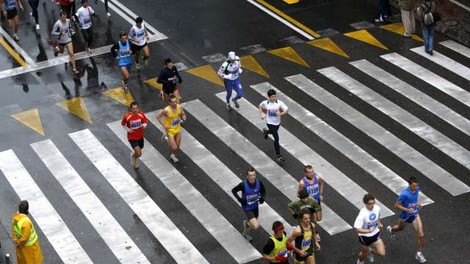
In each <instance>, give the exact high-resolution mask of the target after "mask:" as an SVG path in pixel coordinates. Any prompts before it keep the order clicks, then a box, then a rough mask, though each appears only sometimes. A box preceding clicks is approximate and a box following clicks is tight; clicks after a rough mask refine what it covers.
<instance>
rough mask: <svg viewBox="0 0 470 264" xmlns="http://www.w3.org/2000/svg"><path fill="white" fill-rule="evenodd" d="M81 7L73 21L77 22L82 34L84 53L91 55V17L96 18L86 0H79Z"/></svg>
mask: <svg viewBox="0 0 470 264" xmlns="http://www.w3.org/2000/svg"><path fill="white" fill-rule="evenodd" d="M81 2H82V6H81V7H80V8H79V9H78V10H77V13H75V16H74V17H73V20H74V21H76V20H78V27H79V28H80V31H81V32H82V35H83V38H84V39H85V42H86V51H87V52H88V53H91V44H92V43H93V28H92V25H93V20H92V19H91V17H92V16H96V14H95V11H94V10H93V8H91V6H90V5H89V4H88V0H81Z"/></svg>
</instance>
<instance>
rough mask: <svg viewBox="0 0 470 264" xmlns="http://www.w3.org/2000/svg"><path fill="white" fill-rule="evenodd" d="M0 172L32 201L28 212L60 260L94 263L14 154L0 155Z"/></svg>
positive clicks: (74, 263)
mask: <svg viewBox="0 0 470 264" xmlns="http://www.w3.org/2000/svg"><path fill="white" fill-rule="evenodd" d="M0 170H2V172H3V174H4V175H5V177H6V179H7V180H8V182H9V183H10V185H11V187H13V189H14V190H15V192H16V193H17V194H18V196H19V197H20V199H21V200H27V201H29V212H30V213H31V215H32V216H33V218H34V220H36V223H37V224H38V225H39V228H41V230H42V232H43V233H44V235H45V236H46V237H47V240H49V242H50V243H51V245H52V247H53V248H54V249H55V251H56V252H57V254H58V255H59V257H60V258H61V260H62V261H63V262H64V263H66V264H69V263H70V264H72V263H73V264H92V263H93V261H91V259H90V257H89V256H88V255H87V253H86V252H85V250H83V248H82V247H81V246H80V244H79V243H78V241H77V239H76V238H75V236H74V235H73V234H72V232H70V230H69V228H68V227H67V225H66V224H65V222H64V220H63V219H62V218H61V217H60V215H59V214H58V213H57V211H56V210H55V209H54V207H53V206H52V204H51V203H50V202H49V200H48V199H47V197H46V196H45V195H44V193H43V192H42V191H41V189H39V186H38V185H37V184H36V182H35V181H34V180H33V178H32V177H31V175H30V174H29V172H28V171H27V170H26V168H25V167H24V166H23V164H22V163H21V161H20V160H19V159H18V157H17V156H16V154H15V153H14V152H13V150H6V151H3V152H0ZM39 241H41V238H39Z"/></svg>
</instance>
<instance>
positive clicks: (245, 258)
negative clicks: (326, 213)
mask: <svg viewBox="0 0 470 264" xmlns="http://www.w3.org/2000/svg"><path fill="white" fill-rule="evenodd" d="M108 127H109V128H110V129H111V130H112V131H113V132H114V134H116V136H117V137H118V138H119V139H120V140H121V141H122V142H123V143H124V144H125V145H126V146H128V148H129V150H131V146H130V144H129V142H128V140H127V137H126V133H125V131H124V130H123V129H122V126H121V121H116V122H112V123H109V124H108ZM184 137H185V135H183V138H184ZM144 142H145V144H144V146H145V149H144V151H143V155H142V157H140V160H141V161H142V162H143V163H144V164H145V165H146V166H147V167H148V168H149V169H150V171H152V173H153V174H154V175H155V176H156V177H157V178H158V179H159V180H160V181H161V182H162V183H163V184H164V185H165V187H166V188H167V189H168V190H171V192H172V193H173V195H175V197H176V198H177V199H178V200H179V201H181V203H182V204H183V205H184V206H185V207H186V209H187V210H188V211H189V212H190V213H191V214H192V215H193V216H194V217H195V218H196V219H197V220H198V221H199V222H200V223H201V225H202V226H204V228H206V230H207V231H208V232H209V233H210V234H211V235H212V236H214V238H215V239H216V240H217V241H218V242H219V243H220V244H221V245H222V246H223V247H224V249H225V250H227V252H228V253H229V254H230V255H231V256H232V257H233V258H234V259H235V260H236V261H237V262H238V263H246V262H250V261H253V260H256V259H259V258H261V257H262V256H261V254H260V253H259V252H258V251H257V250H256V249H255V248H254V247H253V246H252V245H251V244H250V243H249V242H248V241H247V240H246V239H245V238H244V237H243V236H242V235H241V234H240V233H239V232H238V231H237V229H235V228H234V227H233V226H232V225H231V224H230V222H228V221H227V219H225V217H224V216H223V215H222V214H221V213H220V212H219V211H218V210H217V209H216V208H215V207H214V206H213V205H212V204H211V203H210V202H209V201H207V199H206V198H205V197H204V196H203V195H202V194H201V193H200V192H199V191H198V190H197V189H196V188H195V187H194V186H193V185H192V184H191V183H190V182H189V181H188V180H187V179H186V178H185V177H184V176H183V175H181V173H180V172H179V171H178V170H177V169H176V168H175V167H174V166H173V165H172V164H171V163H170V162H169V161H168V160H167V159H166V158H165V157H163V156H162V155H161V154H160V153H159V152H158V151H157V150H156V149H155V148H154V147H153V146H152V145H151V144H150V143H149V142H148V141H147V140H145V141H144Z"/></svg>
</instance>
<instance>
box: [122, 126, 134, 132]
mask: <svg viewBox="0 0 470 264" xmlns="http://www.w3.org/2000/svg"><path fill="white" fill-rule="evenodd" d="M124 129H126V131H127V132H128V133H132V132H134V130H132V128H130V127H128V126H124Z"/></svg>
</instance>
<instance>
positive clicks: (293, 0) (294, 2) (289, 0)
mask: <svg viewBox="0 0 470 264" xmlns="http://www.w3.org/2000/svg"><path fill="white" fill-rule="evenodd" d="M299 1H300V0H284V2H286V3H288V4H289V5H292V4H297V3H298V2H299Z"/></svg>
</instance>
